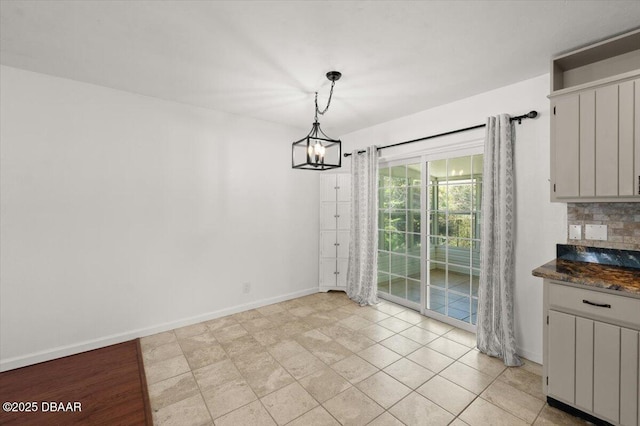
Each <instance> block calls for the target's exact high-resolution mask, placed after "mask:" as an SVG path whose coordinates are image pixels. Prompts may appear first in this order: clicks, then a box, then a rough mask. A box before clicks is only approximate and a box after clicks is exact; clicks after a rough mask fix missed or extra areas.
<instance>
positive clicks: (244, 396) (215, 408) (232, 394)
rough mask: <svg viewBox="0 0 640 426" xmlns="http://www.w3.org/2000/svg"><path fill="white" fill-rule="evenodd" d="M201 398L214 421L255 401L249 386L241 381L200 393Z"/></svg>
mask: <svg viewBox="0 0 640 426" xmlns="http://www.w3.org/2000/svg"><path fill="white" fill-rule="evenodd" d="M202 396H203V398H204V402H205V403H206V404H207V408H208V409H209V413H211V417H212V418H213V420H214V421H215V420H216V419H217V418H218V417H220V416H223V415H225V414H227V413H230V412H232V411H233V410H235V409H237V408H240V407H242V406H243V405H246V404H248V403H250V402H252V401H255V400H256V399H257V397H256V395H255V394H254V393H253V391H252V390H251V388H250V387H249V384H248V383H247V382H246V381H244V380H242V379H237V380H232V381H230V382H226V383H224V384H222V385H220V386H216V387H215V388H211V389H207V390H206V391H202Z"/></svg>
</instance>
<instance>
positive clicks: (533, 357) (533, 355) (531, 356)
mask: <svg viewBox="0 0 640 426" xmlns="http://www.w3.org/2000/svg"><path fill="white" fill-rule="evenodd" d="M516 352H517V354H518V355H520V356H521V357H523V358H526V359H528V360H529V361H533V362H537V363H538V364H542V354H540V353H537V352H531V351H528V350H526V349H523V348H520V347H518V348H516Z"/></svg>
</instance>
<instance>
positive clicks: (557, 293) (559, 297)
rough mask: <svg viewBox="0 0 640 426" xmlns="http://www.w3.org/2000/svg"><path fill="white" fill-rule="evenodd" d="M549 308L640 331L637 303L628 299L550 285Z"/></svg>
mask: <svg viewBox="0 0 640 426" xmlns="http://www.w3.org/2000/svg"><path fill="white" fill-rule="evenodd" d="M596 305H603V306H596ZM549 308H551V309H556V310H560V311H564V312H570V313H573V314H577V315H582V316H585V317H588V318H594V319H599V320H601V321H604V322H610V323H613V324H618V325H622V326H626V327H631V328H634V329H636V330H640V299H636V298H632V297H625V296H617V295H614V294H609V293H603V292H599V291H593V290H588V289H583V288H576V287H570V286H566V285H563V284H555V283H553V282H550V283H549Z"/></svg>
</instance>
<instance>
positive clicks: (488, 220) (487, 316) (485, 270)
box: [477, 114, 522, 366]
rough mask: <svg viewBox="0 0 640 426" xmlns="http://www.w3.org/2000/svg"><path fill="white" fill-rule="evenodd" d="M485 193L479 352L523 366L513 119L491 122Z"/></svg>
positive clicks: (499, 117)
mask: <svg viewBox="0 0 640 426" xmlns="http://www.w3.org/2000/svg"><path fill="white" fill-rule="evenodd" d="M483 179H484V185H483V194H482V251H481V254H480V263H481V273H480V288H479V290H478V329H477V339H478V349H480V351H481V352H483V353H485V354H487V355H491V356H495V357H499V358H502V359H503V360H504V363H505V364H506V365H508V366H518V365H522V361H520V358H518V355H516V340H515V336H514V326H513V285H514V254H513V239H514V232H515V231H514V221H515V217H514V203H515V200H514V177H513V140H512V132H511V118H510V117H509V116H508V115H507V114H501V115H499V116H498V117H489V118H488V119H487V133H486V138H485V148H484V174H483Z"/></svg>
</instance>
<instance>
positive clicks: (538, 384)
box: [498, 367, 546, 400]
mask: <svg viewBox="0 0 640 426" xmlns="http://www.w3.org/2000/svg"><path fill="white" fill-rule="evenodd" d="M498 380H501V381H503V382H505V383H508V384H510V385H511V386H513V387H514V388H516V389H520V390H521V391H523V392H526V393H528V394H529V395H531V396H534V397H536V398H538V399H541V400H545V399H546V398H545V397H544V395H543V394H542V377H541V376H538V375H537V374H534V373H532V372H530V371H528V370H525V369H524V368H521V367H509V368H507V369H506V370H504V372H502V374H501V375H500V376H499V377H498Z"/></svg>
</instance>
